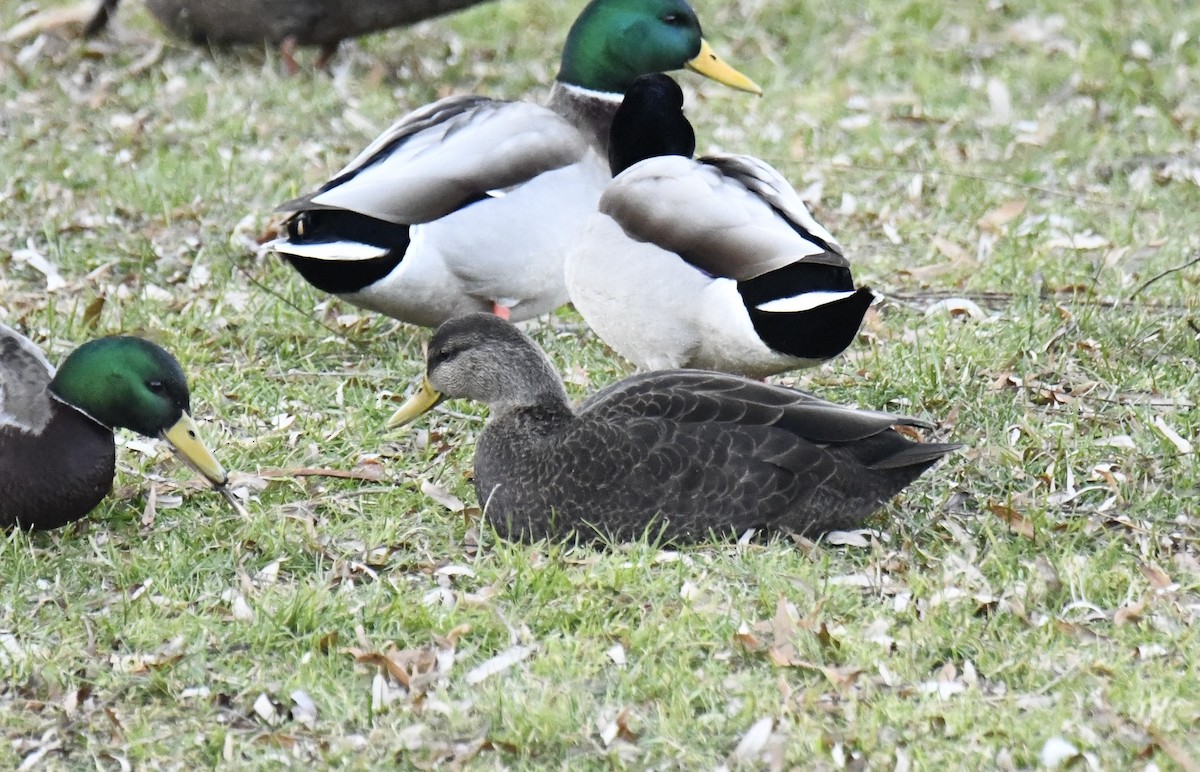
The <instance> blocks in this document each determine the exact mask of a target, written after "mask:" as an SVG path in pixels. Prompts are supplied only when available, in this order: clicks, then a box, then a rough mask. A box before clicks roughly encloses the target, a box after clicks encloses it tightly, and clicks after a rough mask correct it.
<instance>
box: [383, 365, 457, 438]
mask: <svg viewBox="0 0 1200 772" xmlns="http://www.w3.org/2000/svg"><path fill="white" fill-rule="evenodd" d="M443 399H445V398H444V397H443V396H442V395H441V392H439V391H438V390H437V389H435V388H433V385H432V384H430V383H429V376H425V377H423V378H422V379H421V387H420V388H419V389H417V393H416V394H413V395H412V396H411V397H409V398H408V399H407V400H405V401H404V404H403V405H401V406H400V409H399V410H397V411H396V412H395V413H392V417H391V418H389V419H388V422H387V428H389V429H395V428H398V427H400V426H407V425H408V424H410V423H412V422H413V421H415V420H417V419H418V418H420V417H421V416H422V415H424V414H425V413H428V412H429V411H430V410H433V409H434V408H435V407H437V405H438V403H439V402H441V401H442V400H443Z"/></svg>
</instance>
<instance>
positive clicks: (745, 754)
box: [730, 716, 775, 764]
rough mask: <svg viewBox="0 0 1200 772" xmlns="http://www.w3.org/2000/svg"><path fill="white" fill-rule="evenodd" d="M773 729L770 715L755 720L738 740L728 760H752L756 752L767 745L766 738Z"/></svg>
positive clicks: (747, 761) (745, 762)
mask: <svg viewBox="0 0 1200 772" xmlns="http://www.w3.org/2000/svg"><path fill="white" fill-rule="evenodd" d="M774 729H775V719H773V718H771V717H770V716H766V717H763V718H760V719H759V720H757V721H755V722H754V724H753V725H752V726H751V727H750V728H749V729H748V730H746V733H745V734H744V735H742V739H741V740H739V741H738V744H737V747H736V748H734V749H733V753H732V754H731V755H730V760H731V761H734V762H738V763H742V764H750V763H752V762H754V761H755V760H756V759H757V758H758V754H760V753H762V750H763V748H765V747H767V740H769V739H771V732H772V730H774Z"/></svg>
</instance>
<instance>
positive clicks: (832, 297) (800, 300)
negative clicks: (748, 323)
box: [755, 290, 857, 314]
mask: <svg viewBox="0 0 1200 772" xmlns="http://www.w3.org/2000/svg"><path fill="white" fill-rule="evenodd" d="M855 292H857V290H847V291H845V292H804V293H801V294H799V295H794V296H792V297H790V298H777V299H775V300H769V301H767V302H766V303H761V304H759V305H757V306H755V308H756V309H758V310H759V311H766V312H768V313H772V314H787V313H796V312H799V311H811V310H813V309H814V308H817V307H819V306H823V305H826V304H828V303H836V302H837V301H839V300H845V299H846V298H848V297H850V296H851V295H853V294H854V293H855Z"/></svg>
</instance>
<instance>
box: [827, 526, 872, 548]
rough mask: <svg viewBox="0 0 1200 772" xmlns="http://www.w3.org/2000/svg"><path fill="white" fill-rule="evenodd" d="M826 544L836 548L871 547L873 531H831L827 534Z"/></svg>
mask: <svg viewBox="0 0 1200 772" xmlns="http://www.w3.org/2000/svg"><path fill="white" fill-rule="evenodd" d="M825 543H826V544H832V545H833V546H835V547H870V546H871V531H870V530H869V529H867V528H859V529H858V530H855V531H830V532H829V533H827V534H825Z"/></svg>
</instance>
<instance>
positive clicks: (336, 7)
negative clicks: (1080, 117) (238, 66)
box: [84, 0, 484, 73]
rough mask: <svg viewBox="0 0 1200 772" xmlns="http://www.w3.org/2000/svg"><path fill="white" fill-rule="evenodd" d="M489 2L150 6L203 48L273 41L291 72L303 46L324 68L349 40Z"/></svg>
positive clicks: (186, 2) (206, 0)
mask: <svg viewBox="0 0 1200 772" xmlns="http://www.w3.org/2000/svg"><path fill="white" fill-rule="evenodd" d="M483 1H484V0H146V8H147V9H148V10H149V11H150V13H151V14H152V15H153V16H154V18H156V19H158V21H159V23H160V24H162V25H163V26H164V27H166V28H167V29H168V30H170V31H171V32H172V33H173V34H175V35H178V36H179V37H181V38H183V39H185V40H188V41H191V42H192V43H196V44H200V45H210V44H211V45H229V44H234V43H271V44H273V45H276V46H279V52H280V55H281V56H282V57H283V61H284V64H285V65H286V66H287V68H288V71H289V72H293V73H295V72H296V71H297V70H298V69H299V67H298V65H297V64H296V60H295V58H294V56H293V54H294V53H295V50H296V47H297V46H320V47H321V52H320V54H319V55H318V57H317V63H316V66H317V67H318V68H323V67H324V66H325V65H326V64H328V63H329V60H330V58H332V56H333V54H334V53H335V52H336V51H337V47H338V45H339V44H340V43H341V42H342V41H343V40H346V39H347V38H354V37H358V36H360V35H366V34H369V33H371V32H379V31H380V30H385V29H391V28H392V27H400V26H403V25H405V24H412V23H414V22H418V21H421V20H422V19H428V18H430V17H433V16H438V15H440V14H444V13H450V12H451V11H456V10H458V9H460V8H466V7H467V6H470V5H476V4H478V3H481V2H483ZM119 3H120V0H101V2H100V5H99V6H98V7H97V8H96V12H95V14H93V16H92V18H91V20H90V21H89V22H88V24H87V26H86V27H85V28H84V34H85V35H86V36H88V37H91V36H92V35H95V34H98V33H99V32H100V31H101V30H103V29H104V28H105V27H106V26H107V25H108V22H109V19H111V18H112V15H113V14H114V13H116V10H117V5H118V4H119Z"/></svg>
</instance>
